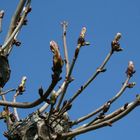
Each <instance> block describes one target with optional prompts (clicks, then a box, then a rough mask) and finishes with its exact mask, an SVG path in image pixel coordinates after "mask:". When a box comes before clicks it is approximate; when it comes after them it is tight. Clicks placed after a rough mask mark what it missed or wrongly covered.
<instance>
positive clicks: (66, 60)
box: [61, 21, 70, 77]
mask: <svg viewBox="0 0 140 140" xmlns="http://www.w3.org/2000/svg"><path fill="white" fill-rule="evenodd" d="M61 24H62V28H63V47H64V56H65V63H66V77H67V76H68V72H69V67H70V66H69V65H70V64H69V57H68V50H67V42H66V31H67V26H68V23H67V22H66V21H64V22H62V23H61Z"/></svg>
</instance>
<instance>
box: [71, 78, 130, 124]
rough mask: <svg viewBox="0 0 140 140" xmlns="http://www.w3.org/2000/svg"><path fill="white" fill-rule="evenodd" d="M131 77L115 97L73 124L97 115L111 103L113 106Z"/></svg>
mask: <svg viewBox="0 0 140 140" xmlns="http://www.w3.org/2000/svg"><path fill="white" fill-rule="evenodd" d="M129 80H130V77H127V79H126V80H125V82H124V83H123V86H122V87H121V89H120V90H119V92H118V93H117V94H116V95H115V96H114V97H113V98H111V99H110V100H109V101H108V102H106V103H105V104H103V105H102V106H101V107H99V108H98V109H96V110H95V111H93V112H91V113H90V114H88V115H86V116H83V117H81V118H79V119H77V120H75V121H73V123H72V125H76V124H78V123H80V122H83V121H85V120H87V119H89V118H91V117H93V116H94V115H96V114H97V113H99V112H101V111H103V110H104V109H105V107H106V105H108V104H109V106H111V104H112V103H113V102H115V101H116V100H117V99H118V98H119V97H120V96H121V95H122V94H123V93H124V91H125V90H126V88H127V86H128V83H129ZM89 124H90V123H89Z"/></svg>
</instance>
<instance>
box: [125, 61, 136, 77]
mask: <svg viewBox="0 0 140 140" xmlns="http://www.w3.org/2000/svg"><path fill="white" fill-rule="evenodd" d="M134 73H135V67H134V63H133V61H129V63H128V67H127V70H126V74H127V76H130V77H131V76H133V74H134Z"/></svg>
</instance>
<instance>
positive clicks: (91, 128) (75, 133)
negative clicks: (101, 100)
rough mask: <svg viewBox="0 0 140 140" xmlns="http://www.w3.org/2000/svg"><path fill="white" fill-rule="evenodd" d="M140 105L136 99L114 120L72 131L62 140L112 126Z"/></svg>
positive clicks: (64, 135)
mask: <svg viewBox="0 0 140 140" xmlns="http://www.w3.org/2000/svg"><path fill="white" fill-rule="evenodd" d="M138 105H140V99H136V100H135V101H134V102H132V103H129V105H128V107H127V108H126V109H124V106H123V107H122V108H121V109H124V111H122V112H121V113H119V114H117V115H116V116H115V117H113V118H112V119H110V120H108V121H104V122H102V123H99V124H97V125H91V126H88V127H87V128H82V129H79V130H76V131H73V130H72V131H71V132H68V133H63V134H62V138H66V137H73V136H76V135H79V134H83V133H86V132H88V131H91V130H96V129H98V128H102V127H105V126H109V124H112V123H114V122H116V121H118V120H120V119H122V118H123V117H125V116H126V115H127V114H128V113H130V112H131V111H132V110H133V109H134V108H135V107H137V106H138Z"/></svg>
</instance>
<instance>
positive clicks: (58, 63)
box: [50, 41, 63, 75]
mask: <svg viewBox="0 0 140 140" xmlns="http://www.w3.org/2000/svg"><path fill="white" fill-rule="evenodd" d="M50 49H51V51H52V53H53V54H54V55H53V67H52V70H53V72H54V75H59V74H60V73H61V72H62V67H63V60H62V58H61V55H60V51H59V47H58V44H57V43H56V42H55V41H51V42H50Z"/></svg>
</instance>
